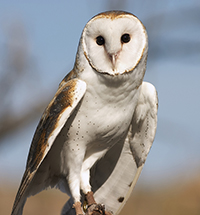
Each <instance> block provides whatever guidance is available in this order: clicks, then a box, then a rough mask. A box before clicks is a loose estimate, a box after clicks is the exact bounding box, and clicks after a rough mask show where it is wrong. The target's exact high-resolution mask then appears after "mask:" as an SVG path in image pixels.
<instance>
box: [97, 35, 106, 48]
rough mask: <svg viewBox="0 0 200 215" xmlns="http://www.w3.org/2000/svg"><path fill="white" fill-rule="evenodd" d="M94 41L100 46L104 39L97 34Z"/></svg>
mask: <svg viewBox="0 0 200 215" xmlns="http://www.w3.org/2000/svg"><path fill="white" fill-rule="evenodd" d="M96 43H97V45H99V46H102V45H104V43H105V40H104V38H103V37H102V36H98V37H97V38H96Z"/></svg>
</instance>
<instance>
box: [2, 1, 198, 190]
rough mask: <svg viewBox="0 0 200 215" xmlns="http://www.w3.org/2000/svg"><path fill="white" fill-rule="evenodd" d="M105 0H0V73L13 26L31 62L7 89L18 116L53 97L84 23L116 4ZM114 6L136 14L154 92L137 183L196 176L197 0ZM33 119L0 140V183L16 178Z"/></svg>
mask: <svg viewBox="0 0 200 215" xmlns="http://www.w3.org/2000/svg"><path fill="white" fill-rule="evenodd" d="M107 2H108V1H106V0H102V1H92V0H88V1H86V0H82V1H77V0H74V1H59V3H56V2H55V1H48V3H47V1H32V2H31V1H22V0H21V1H10V0H8V1H3V0H0V76H1V75H3V73H5V72H6V71H5V70H4V69H5V68H4V59H5V54H6V53H5V49H4V47H5V45H6V44H7V42H8V33H9V29H10V26H12V25H13V24H14V25H16V26H18V24H19V26H23V30H24V35H25V37H24V38H25V39H26V40H27V41H25V42H24V41H21V42H22V43H23V42H24V43H25V44H27V47H28V48H27V50H28V51H27V59H28V61H30V62H31V63H30V64H29V65H28V68H27V70H28V73H27V75H26V77H20V78H19V79H17V80H16V83H17V85H16V86H15V87H13V88H12V89H11V90H10V94H9V98H8V99H7V100H8V104H9V106H8V107H6V108H9V109H11V110H12V111H13V112H14V113H15V114H16V115H21V114H23V113H24V112H26V110H27V109H28V108H30V107H31V106H32V105H34V102H36V101H39V100H38V99H41V100H42V99H43V98H45V96H47V94H48V96H50V95H52V96H51V97H53V95H54V93H55V92H56V89H57V87H58V84H59V82H60V81H61V80H62V78H63V77H64V76H65V75H66V74H67V73H68V72H69V71H70V70H71V69H72V68H73V64H74V59H75V55H76V50H77V46H78V42H79V38H80V35H81V32H82V30H83V28H84V26H85V24H86V23H87V21H88V20H89V19H90V18H91V17H92V16H94V15H96V14H97V13H99V12H102V11H105V10H108V9H115V8H114V7H117V6H115V5H113V7H112V6H110V7H109V5H108V3H107ZM155 2H156V3H155ZM118 9H119V8H118ZM121 9H123V10H126V11H129V12H132V13H133V14H135V15H136V16H138V17H139V18H140V19H141V20H142V22H143V23H144V25H145V26H146V28H147V32H148V33H149V46H150V48H149V59H148V65H147V72H146V75H145V81H149V82H151V83H153V84H154V85H155V86H156V88H157V91H158V97H159V111H158V129H157V134H156V138H155V142H154V144H153V147H152V149H151V152H150V154H149V156H148V158H147V162H146V164H145V167H144V170H143V172H142V175H141V177H140V180H139V181H140V182H139V183H140V184H143V185H145V186H153V187H155V186H158V185H163V183H165V184H166V183H168V184H169V183H171V182H173V181H174V180H176V181H177V180H179V181H185V180H186V179H189V178H190V177H192V176H195V175H200V132H199V121H200V116H199V110H200V96H199V94H200V90H199V82H200V27H199V26H200V15H198V11H199V14H200V2H199V1H197V0H187V1H186V0H184V1H178V0H176V1H174V0H168V1H154V3H153V4H152V2H151V1H147V0H146V1H145V0H144V1H131V0H130V1H125V3H124V6H123V7H122V6H121ZM22 39H23V38H22ZM29 79H31V80H32V81H30V83H29V82H28V84H27V80H29ZM3 108H5V106H3V105H1V104H0V111H1V110H2V109H3ZM41 114H42V113H41ZM39 118H40V116H38V117H37V118H35V120H34V121H33V122H32V123H30V124H29V125H26V126H25V127H24V128H21V129H18V130H16V131H15V132H13V133H11V134H9V135H8V136H6V137H5V138H3V139H1V140H0V141H2V143H3V144H1V146H0V186H3V184H4V183H5V182H6V183H12V184H14V185H16V186H17V185H18V184H19V182H20V179H21V177H22V174H23V172H24V168H25V164H26V158H27V154H28V150H29V147H30V143H31V140H32V136H33V134H34V131H35V128H36V126H37V123H38V121H39Z"/></svg>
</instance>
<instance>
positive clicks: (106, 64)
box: [82, 14, 148, 75]
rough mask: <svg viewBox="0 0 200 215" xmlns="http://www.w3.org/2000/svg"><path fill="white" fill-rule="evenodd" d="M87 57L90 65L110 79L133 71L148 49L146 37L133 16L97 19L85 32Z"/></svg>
mask: <svg viewBox="0 0 200 215" xmlns="http://www.w3.org/2000/svg"><path fill="white" fill-rule="evenodd" d="M82 39H83V41H82V42H83V49H84V54H85V56H86V58H87V60H88V61H89V63H90V65H91V66H92V67H93V68H94V69H95V70H96V71H98V72H100V73H108V74H110V75H116V74H123V73H125V72H129V71H132V70H133V69H134V68H135V67H136V66H137V64H138V63H139V61H140V59H141V58H142V56H143V53H144V50H145V48H146V47H147V43H148V42H147V34H146V30H145V28H144V26H143V25H142V23H141V22H140V21H139V20H138V19H137V18H136V17H135V16H133V15H130V14H124V15H121V16H119V17H115V18H111V17H110V18H109V16H108V15H106V16H102V15H101V16H99V17H98V15H97V16H96V17H94V18H93V19H91V20H90V21H89V22H88V23H87V25H86V27H85V29H84V30H83V35H82Z"/></svg>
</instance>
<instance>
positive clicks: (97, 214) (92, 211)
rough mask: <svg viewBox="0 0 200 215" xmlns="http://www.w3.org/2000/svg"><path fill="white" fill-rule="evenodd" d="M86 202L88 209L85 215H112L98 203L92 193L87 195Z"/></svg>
mask: <svg viewBox="0 0 200 215" xmlns="http://www.w3.org/2000/svg"><path fill="white" fill-rule="evenodd" d="M86 200H87V204H88V208H87V212H86V214H85V215H112V214H111V213H110V212H107V211H105V205H102V204H97V203H96V201H95V200H94V195H93V192H92V191H90V192H88V193H87V194H86Z"/></svg>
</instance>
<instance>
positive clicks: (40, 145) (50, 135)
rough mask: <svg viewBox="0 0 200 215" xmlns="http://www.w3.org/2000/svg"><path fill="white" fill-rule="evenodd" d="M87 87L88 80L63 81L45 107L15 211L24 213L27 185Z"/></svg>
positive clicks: (18, 193) (16, 199)
mask: <svg viewBox="0 0 200 215" xmlns="http://www.w3.org/2000/svg"><path fill="white" fill-rule="evenodd" d="M85 91H86V83H85V82H84V81H81V80H79V79H72V80H69V81H67V82H63V83H62V85H60V87H59V89H58V91H57V92H56V94H55V96H54V98H53V99H52V101H51V102H50V104H49V105H48V106H47V108H46V109H45V111H44V113H43V115H42V118H41V120H40V122H39V124H38V127H37V129H36V131H35V135H34V137H33V140H32V144H31V148H30V151H29V156H28V159H27V165H26V170H25V173H24V175H23V178H22V181H21V184H20V187H19V190H18V192H17V195H16V198H15V202H14V205H13V210H12V215H20V214H22V210H23V206H24V204H25V201H26V198H27V197H28V194H27V189H28V187H29V185H30V183H31V181H32V179H33V177H34V175H35V173H36V172H37V169H38V168H39V166H40V165H41V163H42V161H43V160H44V158H45V156H46V155H47V153H48V152H49V150H50V149H51V147H52V145H53V143H54V141H55V139H56V137H57V135H58V134H59V132H60V131H61V129H62V128H63V126H64V124H65V123H66V121H67V119H68V118H69V116H70V115H71V113H72V112H73V110H74V109H75V107H76V106H77V104H78V103H79V102H80V100H81V99H82V97H83V95H84V94H85Z"/></svg>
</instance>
